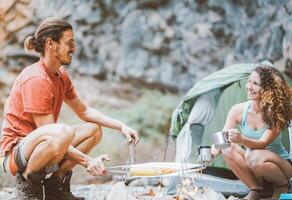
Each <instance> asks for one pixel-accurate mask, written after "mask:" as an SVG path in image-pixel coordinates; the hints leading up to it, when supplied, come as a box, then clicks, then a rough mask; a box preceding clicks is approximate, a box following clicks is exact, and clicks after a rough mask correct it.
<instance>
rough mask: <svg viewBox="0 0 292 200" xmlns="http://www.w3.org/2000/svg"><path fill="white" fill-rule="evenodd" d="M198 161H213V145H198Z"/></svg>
mask: <svg viewBox="0 0 292 200" xmlns="http://www.w3.org/2000/svg"><path fill="white" fill-rule="evenodd" d="M197 153H198V161H199V162H211V161H212V154H211V146H199V147H198V152H197Z"/></svg>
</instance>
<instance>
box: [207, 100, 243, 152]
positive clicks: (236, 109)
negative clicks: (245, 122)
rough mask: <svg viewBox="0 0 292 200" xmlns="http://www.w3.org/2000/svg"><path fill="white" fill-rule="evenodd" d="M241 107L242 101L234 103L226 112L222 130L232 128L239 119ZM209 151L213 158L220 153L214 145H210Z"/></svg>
mask: <svg viewBox="0 0 292 200" xmlns="http://www.w3.org/2000/svg"><path fill="white" fill-rule="evenodd" d="M242 108H243V104H242V103H240V104H236V105H234V106H232V107H231V109H230V110H229V112H228V114H227V117H226V121H225V125H224V128H223V131H227V130H230V129H234V128H235V127H236V125H237V124H238V123H239V122H240V121H241V115H242ZM211 153H212V156H213V158H215V157H217V156H218V155H219V154H220V153H221V151H220V150H218V149H216V148H215V146H214V145H212V148H211Z"/></svg>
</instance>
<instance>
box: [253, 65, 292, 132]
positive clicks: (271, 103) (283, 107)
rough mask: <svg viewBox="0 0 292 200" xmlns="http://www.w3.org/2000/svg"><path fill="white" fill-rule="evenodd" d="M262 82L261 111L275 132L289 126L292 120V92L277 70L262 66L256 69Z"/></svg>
mask: <svg viewBox="0 0 292 200" xmlns="http://www.w3.org/2000/svg"><path fill="white" fill-rule="evenodd" d="M255 71H256V72H257V74H258V75H259V77H260V82H261V85H260V86H261V91H260V96H261V100H260V101H261V102H260V105H261V110H262V113H263V118H264V121H265V122H266V123H267V125H268V126H269V127H270V128H271V129H272V130H273V131H276V132H278V131H280V130H282V129H283V128H285V127H288V126H289V123H290V120H291V119H292V107H291V106H292V104H291V100H292V98H291V90H289V86H288V83H287V81H286V80H285V79H284V77H283V75H282V74H281V73H280V72H279V71H278V70H276V69H275V68H272V67H269V66H266V65H261V66H259V67H257V68H256V69H255Z"/></svg>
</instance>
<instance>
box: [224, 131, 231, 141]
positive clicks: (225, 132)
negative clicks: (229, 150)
mask: <svg viewBox="0 0 292 200" xmlns="http://www.w3.org/2000/svg"><path fill="white" fill-rule="evenodd" d="M224 134H225V135H226V138H227V141H228V142H229V143H231V142H230V140H229V134H228V131H224Z"/></svg>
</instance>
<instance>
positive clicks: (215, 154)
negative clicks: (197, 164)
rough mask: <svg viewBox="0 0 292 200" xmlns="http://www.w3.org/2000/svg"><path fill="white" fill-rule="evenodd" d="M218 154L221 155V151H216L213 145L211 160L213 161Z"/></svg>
mask: <svg viewBox="0 0 292 200" xmlns="http://www.w3.org/2000/svg"><path fill="white" fill-rule="evenodd" d="M220 153H221V151H220V150H218V149H216V148H215V145H214V144H213V145H212V147H211V155H212V160H214V159H215V158H216V157H217V156H218V155H219V154H220Z"/></svg>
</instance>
